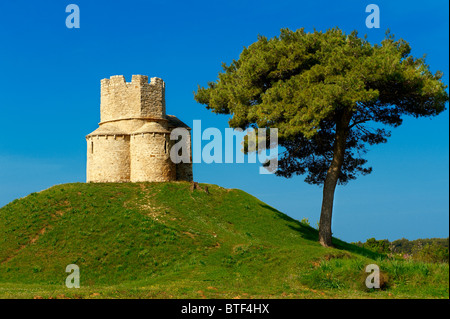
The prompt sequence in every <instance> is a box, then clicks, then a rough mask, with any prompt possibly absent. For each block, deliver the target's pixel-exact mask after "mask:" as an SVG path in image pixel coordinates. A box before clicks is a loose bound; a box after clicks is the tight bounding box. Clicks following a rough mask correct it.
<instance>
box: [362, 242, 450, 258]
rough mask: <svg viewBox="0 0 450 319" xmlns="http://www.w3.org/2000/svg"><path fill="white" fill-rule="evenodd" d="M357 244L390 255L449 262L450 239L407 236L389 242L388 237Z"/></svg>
mask: <svg viewBox="0 0 450 319" xmlns="http://www.w3.org/2000/svg"><path fill="white" fill-rule="evenodd" d="M354 244H355V245H356V246H359V247H364V248H365V249H368V250H370V251H373V252H376V253H380V254H385V255H389V256H394V257H399V258H404V259H413V260H416V261H422V262H427V263H448V262H449V239H448V238H429V239H428V238H427V239H416V240H411V241H410V240H408V239H405V238H402V239H398V240H394V241H393V242H389V240H387V239H382V240H376V239H375V238H370V239H368V240H367V241H366V242H365V243H361V242H357V243H354Z"/></svg>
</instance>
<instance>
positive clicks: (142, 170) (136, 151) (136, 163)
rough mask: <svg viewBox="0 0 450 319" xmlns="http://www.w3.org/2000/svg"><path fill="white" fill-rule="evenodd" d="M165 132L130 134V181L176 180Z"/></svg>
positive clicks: (167, 135)
mask: <svg viewBox="0 0 450 319" xmlns="http://www.w3.org/2000/svg"><path fill="white" fill-rule="evenodd" d="M169 138H170V136H169V134H166V133H139V134H134V135H132V136H131V139H130V153H131V154H133V155H132V157H131V175H130V181H131V182H145V181H147V182H167V181H174V180H176V171H175V164H174V163H173V162H172V160H171V159H170V150H169V143H170V140H169Z"/></svg>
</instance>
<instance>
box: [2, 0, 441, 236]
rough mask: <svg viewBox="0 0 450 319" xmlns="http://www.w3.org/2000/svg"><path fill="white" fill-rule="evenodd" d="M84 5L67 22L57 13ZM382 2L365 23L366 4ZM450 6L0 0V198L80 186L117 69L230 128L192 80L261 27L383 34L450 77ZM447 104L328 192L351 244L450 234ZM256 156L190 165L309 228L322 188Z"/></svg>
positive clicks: (190, 116)
mask: <svg viewBox="0 0 450 319" xmlns="http://www.w3.org/2000/svg"><path fill="white" fill-rule="evenodd" d="M70 3H75V4H77V5H78V6H79V8H80V11H81V21H80V26H81V27H80V29H68V28H66V26H65V19H66V16H67V15H68V14H67V13H66V12H65V8H66V6H67V5H68V4H70ZM370 3H375V4H377V5H378V6H379V7H380V14H381V28H380V29H368V28H367V27H366V25H365V19H366V16H367V15H368V14H367V13H366V12H365V7H366V6H367V5H368V4H370ZM448 9H449V8H448V1H445V0H442V1H404V0H402V1H385V0H383V1H380V0H371V1H362V0H345V1H343V0H341V1H298V0H296V1H284V0H279V1H276V2H275V1H265V0H264V1H261V0H259V1H246V0H239V1H234V0H233V1H213V0H209V1H162V0H158V1H137V0H128V1H103V0H101V1H100V0H96V1H86V0H72V1H31V0H30V1H2V2H0V74H1V76H0V93H1V95H0V96H1V99H0V125H1V131H2V138H0V206H3V205H5V204H7V203H8V202H10V201H12V200H13V199H15V198H19V197H23V196H26V195H27V194H29V193H31V192H35V191H40V190H43V189H46V188H48V187H51V186H53V185H55V184H61V183H69V182H84V181H85V165H86V163H85V161H86V158H85V157H86V154H85V153H86V142H85V139H84V136H85V135H86V134H88V133H90V132H92V131H93V130H94V129H95V128H96V127H97V123H98V122H99V117H100V115H99V114H100V113H99V111H100V110H99V106H100V105H99V104H100V80H101V79H102V78H106V77H109V76H111V75H116V74H123V75H125V78H126V79H127V81H130V80H131V75H132V74H146V75H149V76H150V77H153V76H157V77H161V78H163V79H164V81H165V82H166V103H167V112H168V113H169V114H175V115H177V116H178V117H179V118H180V119H182V120H183V121H184V122H186V123H187V124H189V125H192V121H193V120H196V119H200V120H202V127H203V128H207V127H217V128H220V129H221V130H222V131H223V130H224V129H225V128H226V127H227V120H228V117H227V116H223V115H215V114H212V113H211V112H210V111H208V110H206V109H205V108H204V107H203V106H202V105H199V104H197V103H196V102H195V101H194V99H193V92H194V91H195V90H196V89H197V85H202V86H204V85H206V83H207V81H213V80H215V79H216V78H217V74H218V72H219V71H220V70H221V62H226V63H229V62H230V61H231V60H232V59H237V58H238V57H239V54H240V52H241V51H242V48H243V47H244V46H248V45H250V44H251V43H253V42H255V41H256V40H257V35H258V34H261V35H265V36H267V37H273V36H275V35H278V34H279V31H280V29H281V28H286V27H287V28H290V29H293V30H295V29H298V28H301V27H305V28H306V30H307V31H312V30H313V29H314V28H316V29H318V30H326V29H328V28H332V27H335V26H338V27H340V28H341V29H343V30H344V31H346V32H351V31H352V30H354V29H356V30H358V31H359V33H360V35H364V34H367V36H368V40H369V41H370V42H372V43H377V42H378V43H379V42H380V40H381V39H382V38H383V37H384V33H385V31H386V29H388V28H389V29H390V30H391V32H392V33H394V34H395V35H396V36H397V37H401V38H403V39H405V40H406V41H408V42H409V43H410V44H411V46H412V54H413V55H414V56H417V57H421V56H422V55H423V54H427V60H426V61H427V63H428V64H429V65H430V67H431V69H432V71H433V72H434V71H436V70H441V71H443V72H444V74H445V75H444V81H445V83H447V84H448V82H449V81H448V74H449V65H448V60H449V51H448V50H449V43H448V42H449V41H448V40H449V34H448V27H449V16H448ZM448 136H449V111H448V110H447V111H445V112H444V113H443V114H441V115H440V116H438V117H436V118H433V119H412V118H407V119H405V121H404V124H403V125H402V126H400V127H399V128H397V129H394V130H393V134H392V137H391V138H390V140H389V142H388V143H387V144H384V145H378V146H375V147H372V148H371V149H370V152H369V153H368V155H367V159H368V160H369V163H370V165H371V166H372V167H373V169H374V171H373V173H372V174H371V175H369V176H366V177H360V178H359V179H358V180H356V181H353V182H351V183H350V184H349V185H347V186H344V187H342V186H341V187H339V186H338V188H337V190H336V199H335V206H334V216H333V232H334V235H335V236H336V237H339V238H341V239H344V240H347V241H357V240H365V239H367V238H370V237H376V238H377V239H382V238H388V239H390V240H394V239H397V238H402V237H405V238H408V239H416V238H420V237H422V238H423V237H447V236H448V233H449V197H448V192H449V140H448ZM258 172H259V167H258V165H256V164H216V165H215V164H209V165H207V164H194V178H195V180H196V181H199V182H207V183H213V184H218V185H221V186H223V187H229V188H240V189H243V190H245V191H247V192H248V193H250V194H252V195H254V196H256V197H258V198H260V199H261V200H263V201H265V202H267V203H268V204H269V205H271V206H273V207H275V208H277V209H278V210H281V211H283V212H285V213H286V214H288V215H290V216H291V217H293V218H296V219H302V218H308V219H309V220H310V222H311V225H313V226H315V225H316V222H317V221H318V218H319V214H320V205H321V196H322V189H321V188H319V187H317V186H311V185H308V184H306V183H304V181H303V177H301V176H299V177H293V178H292V179H285V178H282V177H276V176H273V175H260V174H259V173H258Z"/></svg>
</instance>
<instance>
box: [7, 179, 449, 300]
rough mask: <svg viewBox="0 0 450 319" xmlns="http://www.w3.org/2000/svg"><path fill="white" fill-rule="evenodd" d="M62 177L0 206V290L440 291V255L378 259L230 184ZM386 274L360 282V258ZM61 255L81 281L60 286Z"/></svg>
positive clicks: (364, 294) (126, 294)
mask: <svg viewBox="0 0 450 319" xmlns="http://www.w3.org/2000/svg"><path fill="white" fill-rule="evenodd" d="M190 186H191V185H190V184H189V183H183V182H174V183H124V184H113V183H107V184H84V183H74V184H65V185H58V186H54V187H52V188H50V189H48V190H45V191H42V192H39V193H33V194H30V195H29V196H27V197H25V198H22V199H17V200H14V201H13V202H11V203H9V204H8V205H6V206H4V207H2V208H0V235H1V236H0V298H17V297H20V298H33V297H39V298H40V297H43V298H63V297H69V298H395V297H399V298H408V297H410V298H448V296H449V294H448V290H449V269H448V264H425V263H416V262H406V261H401V260H393V261H392V260H388V259H382V258H381V255H377V254H375V253H372V252H370V251H368V250H365V249H363V248H359V247H357V246H355V245H350V244H347V243H345V242H342V241H339V240H337V239H335V240H334V243H335V245H336V248H334V249H332V248H324V247H321V246H320V245H319V244H318V243H317V237H318V236H317V231H316V230H315V229H313V228H311V227H310V226H308V225H305V224H303V223H300V222H299V221H296V220H294V219H292V218H290V217H288V216H287V215H285V214H283V213H281V212H279V211H277V210H276V209H274V208H272V207H270V206H268V205H266V204H264V203H263V202H261V201H260V200H258V199H257V198H255V197H253V196H251V195H249V194H247V193H245V192H243V191H240V190H236V189H225V188H221V187H219V186H216V185H206V184H201V185H200V186H201V189H195V190H192V189H191V187H190ZM373 263H376V264H377V265H379V266H380V269H381V270H382V272H383V273H384V278H386V279H387V284H386V286H385V287H384V289H382V290H377V291H369V290H367V288H365V285H364V280H365V278H366V276H367V275H368V274H367V273H365V271H364V270H365V266H366V265H368V264H373ZM68 264H76V265H78V266H79V267H80V274H81V288H80V289H68V288H66V287H65V279H66V277H67V275H68V274H67V273H66V272H65V269H66V266H67V265H68Z"/></svg>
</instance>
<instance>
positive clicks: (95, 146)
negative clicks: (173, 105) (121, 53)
mask: <svg viewBox="0 0 450 319" xmlns="http://www.w3.org/2000/svg"><path fill="white" fill-rule="evenodd" d="M176 127H184V128H186V129H188V130H189V132H190V128H189V126H187V125H186V124H184V123H183V122H182V121H180V120H179V119H178V118H176V117H175V116H173V115H166V102H165V84H164V81H163V80H162V79H160V78H152V79H151V81H150V83H148V77H147V76H145V75H133V76H132V79H131V82H125V78H124V77H123V75H114V76H111V77H110V78H109V79H103V80H101V102H100V123H99V128H98V129H96V130H95V131H94V132H92V133H91V134H89V135H87V136H86V141H87V169H86V181H87V182H164V181H176V180H180V181H192V178H193V177H192V160H191V163H179V164H175V163H173V162H172V160H171V159H170V148H171V146H172V145H173V144H174V143H175V141H172V140H170V132H171V130H173V129H174V128H176ZM187 143H188V145H187V149H188V150H189V152H190V153H191V137H190V134H189V139H188V141H187ZM190 156H191V154H190Z"/></svg>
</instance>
